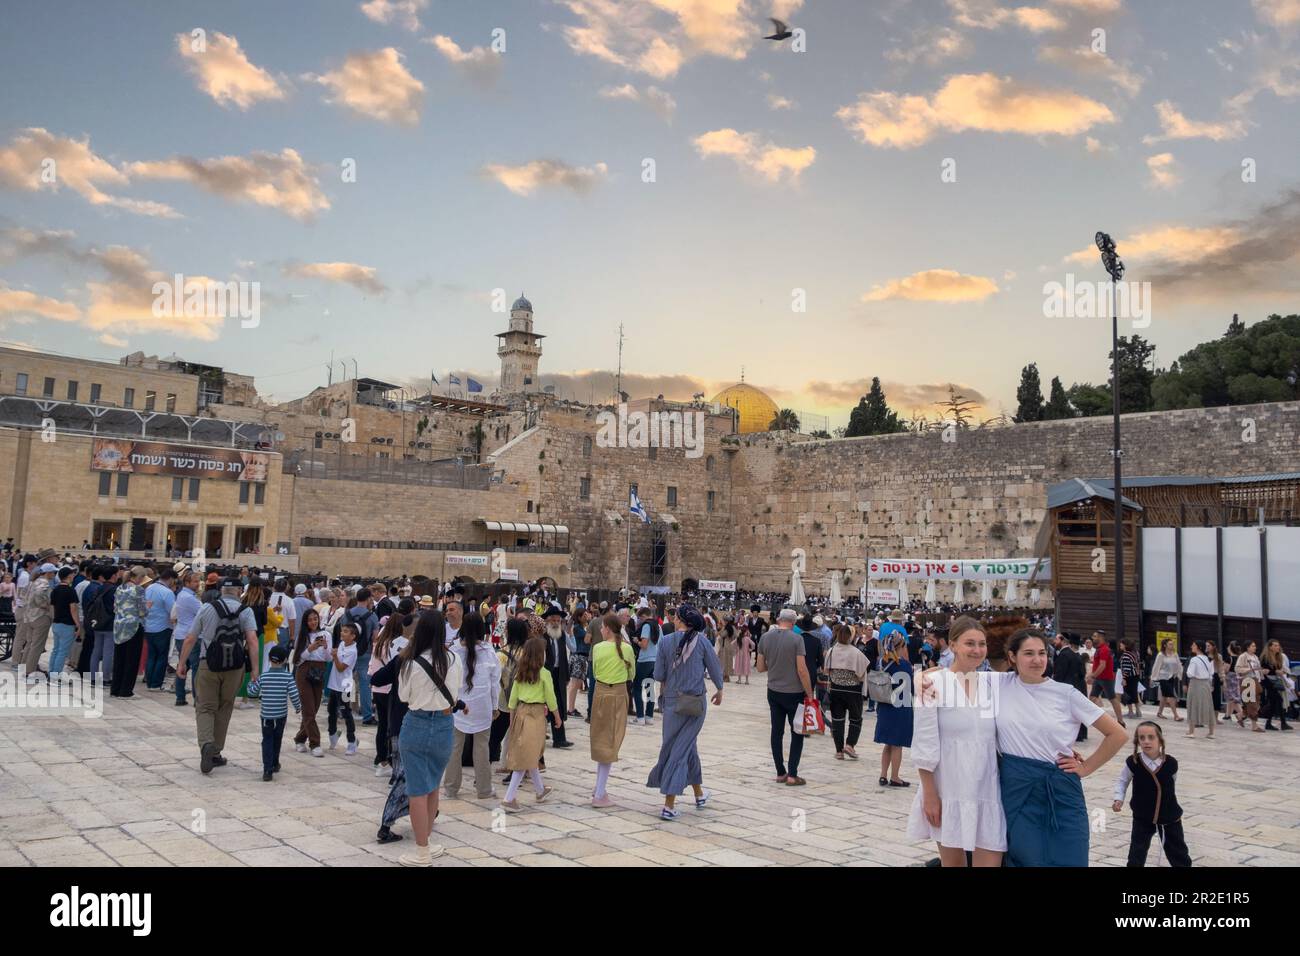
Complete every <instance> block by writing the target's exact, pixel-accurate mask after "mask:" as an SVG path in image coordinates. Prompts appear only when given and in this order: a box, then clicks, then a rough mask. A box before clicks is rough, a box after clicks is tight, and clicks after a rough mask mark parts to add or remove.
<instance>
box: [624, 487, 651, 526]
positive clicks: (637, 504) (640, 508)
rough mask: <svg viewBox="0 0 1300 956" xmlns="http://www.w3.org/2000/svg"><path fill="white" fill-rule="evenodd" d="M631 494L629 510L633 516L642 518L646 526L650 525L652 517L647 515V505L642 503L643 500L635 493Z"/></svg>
mask: <svg viewBox="0 0 1300 956" xmlns="http://www.w3.org/2000/svg"><path fill="white" fill-rule="evenodd" d="M630 494H631V500H630V501H629V502H628V510H629V511H630V512H632V514H634V515H636V516H637V517H638V518H640V519H641V520H642V521H644V522H645V523H646V524H649V523H650V516H649V515H648V514H646V510H645V505H643V504H642V503H641V498H640V497H639V496H638V495H637V493H636V492H635V491H632V492H631V493H630Z"/></svg>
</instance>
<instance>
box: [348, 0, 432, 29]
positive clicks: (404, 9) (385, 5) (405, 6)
mask: <svg viewBox="0 0 1300 956" xmlns="http://www.w3.org/2000/svg"><path fill="white" fill-rule="evenodd" d="M428 5H429V0H367V2H366V3H363V4H361V12H362V13H364V14H365V15H366V16H368V17H369V18H370V19H371V20H374V21H375V22H376V23H396V24H397V25H398V26H400V27H402V29H404V30H409V31H410V32H412V33H415V32H417V31H418V30H419V29H420V11H421V10H423V9H424V8H425V7H427V6H428Z"/></svg>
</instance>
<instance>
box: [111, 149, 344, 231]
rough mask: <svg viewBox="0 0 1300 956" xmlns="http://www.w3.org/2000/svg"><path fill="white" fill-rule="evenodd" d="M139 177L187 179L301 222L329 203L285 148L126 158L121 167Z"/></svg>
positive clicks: (293, 152)
mask: <svg viewBox="0 0 1300 956" xmlns="http://www.w3.org/2000/svg"><path fill="white" fill-rule="evenodd" d="M126 168H127V169H128V170H129V171H130V173H131V175H132V176H138V177H139V178H141V179H170V180H179V181H182V182H188V183H190V184H192V185H194V186H198V187H199V188H200V189H203V190H205V191H206V192H210V193H213V194H215V195H217V196H221V197H222V198H223V199H231V200H240V201H243V202H251V203H254V204H255V205H258V206H267V207H269V208H271V209H276V210H279V211H280V212H282V213H284V214H285V215H287V216H291V217H292V218H294V219H297V220H299V221H302V222H310V221H311V220H313V219H314V218H315V216H316V213H317V212H319V211H322V210H326V209H329V208H330V202H329V199H327V198H326V196H325V194H324V193H323V192H322V191H321V188H320V183H319V181H318V180H317V179H316V176H315V175H314V174H313V172H312V170H311V169H310V168H309V167H308V166H307V165H306V163H304V162H303V160H302V157H301V156H299V155H298V153H297V151H296V150H293V149H290V148H288V147H285V148H284V149H283V150H281V151H280V152H279V153H263V152H255V153H249V154H248V155H247V156H220V157H217V158H215V159H195V158H194V157H192V156H174V157H172V158H171V159H164V160H156V161H151V162H140V163H131V164H129V165H128V166H127V167H126Z"/></svg>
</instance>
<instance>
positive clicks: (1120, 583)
mask: <svg viewBox="0 0 1300 956" xmlns="http://www.w3.org/2000/svg"><path fill="white" fill-rule="evenodd" d="M1096 242H1097V250H1098V251H1099V252H1100V253H1101V264H1102V265H1103V266H1104V267H1105V269H1106V272H1107V273H1108V274H1109V275H1110V304H1111V326H1110V343H1111V344H1110V348H1111V352H1110V392H1111V399H1112V400H1113V409H1114V427H1115V435H1114V442H1115V444H1114V447H1113V448H1112V449H1111V457H1112V458H1113V459H1114V461H1115V480H1114V483H1113V491H1114V496H1115V501H1114V506H1115V636H1114V640H1116V641H1120V640H1123V638H1124V503H1123V502H1124V483H1123V469H1122V467H1121V465H1120V461H1121V459H1122V458H1123V456H1124V452H1123V450H1122V448H1121V446H1120V436H1119V297H1118V289H1117V288H1116V287H1117V285H1118V283H1119V280H1120V279H1122V278H1123V277H1124V262H1123V261H1122V260H1121V259H1120V257H1119V253H1117V252H1116V251H1115V240H1114V239H1112V238H1111V237H1110V236H1108V235H1107V234H1106V233H1104V232H1099V233H1097V236H1096Z"/></svg>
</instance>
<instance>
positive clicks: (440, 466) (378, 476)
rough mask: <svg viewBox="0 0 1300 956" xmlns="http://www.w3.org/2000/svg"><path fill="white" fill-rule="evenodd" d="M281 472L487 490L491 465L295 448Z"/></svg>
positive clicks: (328, 478) (347, 479)
mask: <svg viewBox="0 0 1300 956" xmlns="http://www.w3.org/2000/svg"><path fill="white" fill-rule="evenodd" d="M284 473H285V474H286V475H294V476H296V477H298V478H319V479H324V480H333V481H379V482H390V483H391V482H397V483H401V484H413V485H432V486H436V487H443V488H466V489H469V490H472V491H487V490H488V486H489V485H490V484H491V482H492V472H491V469H490V468H488V467H487V466H485V465H475V464H471V463H467V462H464V461H462V460H460V459H456V458H445V459H440V460H438V461H407V460H405V459H397V458H373V457H370V456H365V455H338V456H335V457H330V456H328V455H324V456H322V455H321V454H320V453H319V452H316V453H313V452H311V451H297V452H290V453H288V454H287V455H285V456H284Z"/></svg>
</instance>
